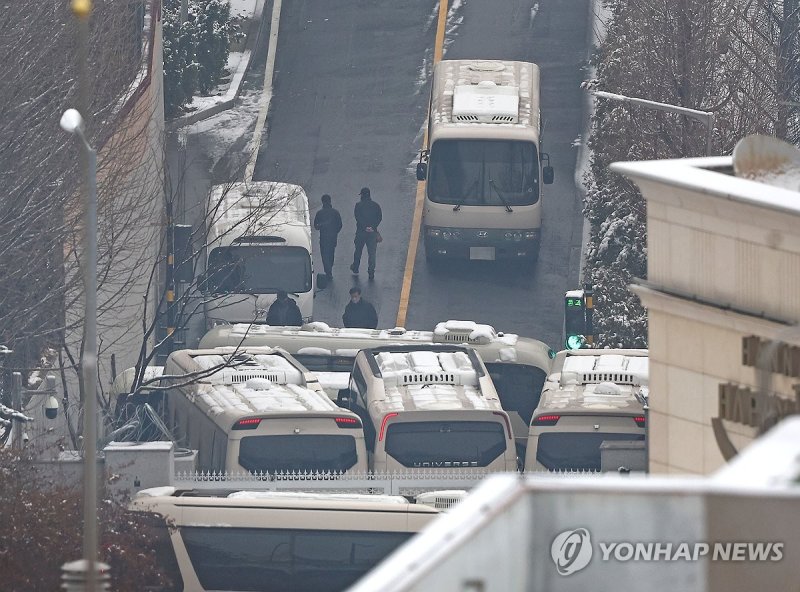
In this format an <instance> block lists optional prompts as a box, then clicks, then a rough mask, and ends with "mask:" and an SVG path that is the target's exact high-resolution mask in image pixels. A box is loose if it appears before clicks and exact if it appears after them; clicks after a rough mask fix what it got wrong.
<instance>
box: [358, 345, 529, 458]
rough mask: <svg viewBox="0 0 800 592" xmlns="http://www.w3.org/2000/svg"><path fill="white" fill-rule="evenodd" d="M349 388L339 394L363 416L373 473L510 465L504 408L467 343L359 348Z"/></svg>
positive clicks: (513, 450) (511, 441) (512, 448)
mask: <svg viewBox="0 0 800 592" xmlns="http://www.w3.org/2000/svg"><path fill="white" fill-rule="evenodd" d="M349 390H350V393H349V396H348V397H347V402H348V405H349V407H350V409H352V410H353V411H355V413H357V414H358V416H359V417H361V420H362V422H363V424H364V433H365V436H366V438H367V448H368V450H369V457H370V463H369V464H370V468H371V469H372V470H373V471H374V472H375V473H391V472H394V471H409V470H415V469H423V470H425V469H444V470H449V469H455V470H460V471H462V472H465V471H482V472H493V471H516V470H517V453H516V448H515V445H514V434H513V432H512V431H511V422H510V421H509V418H508V414H507V413H506V412H505V411H504V410H503V407H502V406H501V404H500V399H499V398H498V396H497V393H496V391H495V389H494V385H493V384H492V379H491V378H490V377H489V373H488V372H487V371H486V367H485V366H484V365H483V362H481V359H480V358H479V357H478V354H477V353H476V352H475V350H474V349H472V348H470V347H466V346H463V345H416V346H414V345H398V346H385V347H379V348H375V349H365V350H361V351H360V352H359V353H358V355H357V356H356V360H355V364H354V366H353V372H352V375H351V377H350V389H349Z"/></svg>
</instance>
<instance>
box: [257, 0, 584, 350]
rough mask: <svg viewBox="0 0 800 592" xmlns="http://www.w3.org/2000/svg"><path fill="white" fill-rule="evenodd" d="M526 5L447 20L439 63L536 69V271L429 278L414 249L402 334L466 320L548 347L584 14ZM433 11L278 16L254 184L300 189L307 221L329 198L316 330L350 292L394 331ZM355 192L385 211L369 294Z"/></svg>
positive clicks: (456, 13)
mask: <svg viewBox="0 0 800 592" xmlns="http://www.w3.org/2000/svg"><path fill="white" fill-rule="evenodd" d="M538 6H539V3H538V2H535V1H534V0H518V1H510V0H504V1H502V2H491V3H490V2H477V1H474V0H472V1H470V0H467V1H466V2H460V3H458V4H456V8H451V14H450V17H449V18H448V30H447V35H446V39H445V43H446V53H445V57H446V58H466V57H478V58H504V59H514V60H529V61H534V62H537V63H538V64H539V65H540V66H541V68H542V87H543V92H542V110H543V119H544V121H545V123H546V130H545V135H544V142H545V145H544V148H545V150H547V151H549V153H550V156H551V160H552V164H553V165H554V166H555V168H556V183H555V184H554V185H552V186H548V187H547V193H546V195H545V227H544V234H543V245H542V252H541V260H540V263H539V265H538V267H537V269H536V270H534V271H532V272H531V271H527V272H526V271H521V270H516V269H513V268H509V267H505V268H498V267H495V266H492V265H489V264H486V265H477V264H475V263H464V264H457V265H453V266H450V267H448V268H447V269H446V270H445V271H437V272H436V273H433V272H432V271H431V270H430V269H428V268H427V266H426V263H425V260H424V256H423V254H422V249H420V252H419V254H418V256H417V259H416V265H415V268H416V271H415V275H414V279H413V283H412V291H411V298H410V305H409V311H408V318H407V322H406V325H407V326H408V327H410V328H432V327H433V326H434V324H435V323H436V322H437V321H439V320H444V319H448V318H462V319H464V318H470V319H474V320H478V321H482V322H488V323H491V324H494V325H495V326H496V327H497V328H498V329H502V330H505V331H514V332H518V333H520V334H523V335H528V336H532V337H537V338H539V339H542V340H544V341H546V342H548V343H550V344H551V345H554V346H557V345H558V342H559V341H560V334H561V323H562V317H563V311H562V297H563V293H564V292H565V291H566V290H568V289H571V288H573V287H575V286H576V285H577V280H578V265H579V259H580V242H581V228H582V218H581V212H580V195H579V193H578V192H577V191H576V190H575V187H574V184H573V178H574V166H575V161H576V150H575V149H574V148H573V147H572V146H571V144H572V142H573V140H574V139H575V138H576V137H577V136H578V135H579V134H580V127H581V121H582V112H581V107H582V97H581V92H580V89H579V84H580V81H581V79H582V72H581V67H582V65H583V64H584V62H585V57H586V55H587V54H586V39H587V22H588V15H589V12H588V11H589V8H588V0H561V1H559V2H553V3H543V5H542V6H541V7H540V8H538V12H537V11H536V10H537V9H536V7H538ZM437 11H438V5H436V4H434V2H433V1H432V0H409V1H406V2H388V1H387V0H383V1H380V2H375V1H374V0H360V1H357V2H353V1H352V0H332V1H329V2H324V3H320V2H309V1H293V2H287V3H284V4H283V12H282V17H281V24H280V36H279V41H278V51H277V59H276V71H275V77H274V83H275V86H274V96H273V99H272V105H271V110H270V114H269V118H268V124H267V125H268V129H267V132H266V133H265V135H264V137H263V142H264V143H263V145H262V148H261V151H260V154H259V158H258V162H257V166H256V172H255V178H256V179H257V180H263V179H280V180H285V181H289V182H293V183H299V184H301V185H303V186H304V187H305V188H306V191H307V193H308V194H309V197H310V198H311V201H312V209H314V210H316V208H317V207H318V206H319V197H320V195H321V194H322V193H330V194H331V195H332V196H333V199H334V205H335V206H336V207H337V208H339V209H340V211H341V212H342V214H343V218H344V220H345V226H344V229H343V231H342V233H341V235H340V240H339V248H338V250H337V256H336V265H335V268H334V283H333V285H332V286H331V287H330V288H328V289H326V290H324V291H321V292H320V293H319V294H318V295H317V298H316V302H315V318H316V319H318V320H322V321H326V322H330V323H332V324H339V323H340V315H341V311H342V310H343V308H344V305H345V303H346V302H347V290H348V289H349V288H350V286H351V285H353V284H359V282H360V284H359V285H361V286H362V288H363V289H364V293H365V296H366V298H368V299H369V300H371V301H373V303H375V305H376V308H377V309H378V313H379V319H380V325H381V326H393V325H394V323H395V319H396V316H397V308H398V301H399V293H400V285H401V282H402V278H403V271H404V266H405V258H406V250H407V244H408V239H409V235H410V231H411V227H410V226H411V219H412V215H413V205H414V194H415V191H416V180H415V178H414V175H413V163H414V160H415V155H416V152H417V150H418V149H419V147H420V143H421V128H422V126H423V124H424V120H425V109H426V105H427V98H428V92H429V89H430V86H429V82H430V64H431V60H432V56H433V45H434V39H435V34H436V31H435V28H436V14H437ZM363 185H368V186H369V187H370V188H371V189H372V194H373V197H374V198H375V199H376V200H377V201H378V202H379V203H380V204H381V205H382V207H383V211H384V223H383V225H382V226H381V232H382V234H383V236H384V239H385V240H384V242H383V244H381V245H380V247H379V254H378V255H379V262H378V271H377V274H376V275H377V277H376V280H375V281H374V282H368V281H367V280H366V277H365V276H366V274H364V273H362V275H361V277H360V278H352V276H351V274H350V272H349V270H348V265H349V264H350V263H351V261H352V245H353V243H352V237H353V232H354V223H353V221H352V208H353V205H354V204H355V202H356V201H357V199H358V198H357V194H358V190H359V188H360V187H361V186H363ZM315 257H316V262H315V266H316V268H317V269H318V270H320V269H321V262H320V261H319V257H318V254H317V255H316V256H315ZM363 267H365V265H362V268H363ZM363 271H364V270H363V269H362V272H363Z"/></svg>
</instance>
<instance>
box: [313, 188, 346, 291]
mask: <svg viewBox="0 0 800 592" xmlns="http://www.w3.org/2000/svg"><path fill="white" fill-rule="evenodd" d="M314 228H315V229H316V230H319V251H320V254H321V255H322V267H323V269H324V270H325V275H327V276H328V279H329V280H330V279H331V277H332V275H333V257H334V254H335V253H336V238H337V237H338V236H339V231H340V230H341V229H342V217H341V215H339V211H338V210H337V209H336V208H334V207H333V206H332V205H331V196H330V195H328V194H327V193H326V194H325V195H323V196H322V209H321V210H319V211H318V212H317V213H316V215H315V216H314Z"/></svg>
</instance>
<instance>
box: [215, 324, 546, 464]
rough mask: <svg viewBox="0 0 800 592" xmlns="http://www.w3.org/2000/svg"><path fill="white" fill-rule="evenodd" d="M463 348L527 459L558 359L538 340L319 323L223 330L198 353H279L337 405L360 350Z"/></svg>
mask: <svg viewBox="0 0 800 592" xmlns="http://www.w3.org/2000/svg"><path fill="white" fill-rule="evenodd" d="M426 343H435V344H464V345H468V346H470V347H472V348H474V349H475V351H477V352H478V355H480V357H481V359H482V360H483V363H484V364H485V365H486V368H487V370H488V371H489V375H490V376H491V378H492V382H493V384H494V386H495V389H496V390H497V393H498V395H499V397H500V402H501V403H502V405H503V409H505V410H506V411H507V412H508V414H509V418H510V420H511V424H512V427H513V429H514V435H515V437H516V442H517V454H518V456H519V457H520V459H523V458H524V456H525V446H526V443H527V440H528V425H529V424H530V422H531V416H532V415H533V410H534V409H535V408H536V405H538V403H539V395H540V394H541V392H542V385H543V384H544V381H545V378H546V377H547V375H548V374H550V368H551V364H552V361H553V358H554V357H555V355H556V353H555V352H554V351H553V350H552V349H550V347H549V346H548V345H547V344H546V343H544V342H542V341H539V340H538V339H532V338H530V337H520V336H519V335H515V334H514V333H504V332H502V331H496V330H495V329H494V327H492V326H490V325H482V324H480V323H475V322H473V321H454V320H450V321H445V322H442V323H438V324H437V325H436V327H434V329H433V331H407V330H405V329H403V328H395V329H338V328H332V327H329V326H328V325H326V324H325V323H321V322H314V323H311V324H308V325H304V326H303V327H300V328H298V327H269V326H266V325H245V324H238V325H221V326H218V327H215V328H214V329H212V330H211V331H209V332H208V333H207V334H206V335H205V336H204V337H203V338H202V340H201V341H200V347H218V346H233V347H236V346H239V345H246V346H250V345H267V346H273V347H281V348H283V349H285V350H286V351H288V352H289V353H291V354H292V355H293V356H294V357H295V358H296V359H297V360H298V361H299V362H300V363H301V364H303V366H305V367H306V368H308V369H309V370H311V371H312V372H314V374H315V375H316V376H317V378H318V379H319V382H320V384H321V385H322V387H323V388H324V389H325V391H326V392H327V393H328V395H329V396H330V397H331V398H332V399H334V400H336V399H337V396H338V393H339V391H342V390H346V389H347V387H348V383H349V381H350V371H351V370H352V369H353V360H354V359H355V356H356V354H357V353H358V351H359V350H361V349H367V348H374V347H381V346H384V345H412V344H426Z"/></svg>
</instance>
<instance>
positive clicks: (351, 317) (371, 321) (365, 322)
mask: <svg viewBox="0 0 800 592" xmlns="http://www.w3.org/2000/svg"><path fill="white" fill-rule="evenodd" d="M342 321H343V322H344V326H345V327H359V328H361V329H376V328H377V327H378V313H376V312H375V307H374V306H372V304H370V303H369V302H367V301H366V300H364V299H363V298H361V290H360V289H359V288H350V302H348V303H347V306H345V307H344V314H343V315H342Z"/></svg>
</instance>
